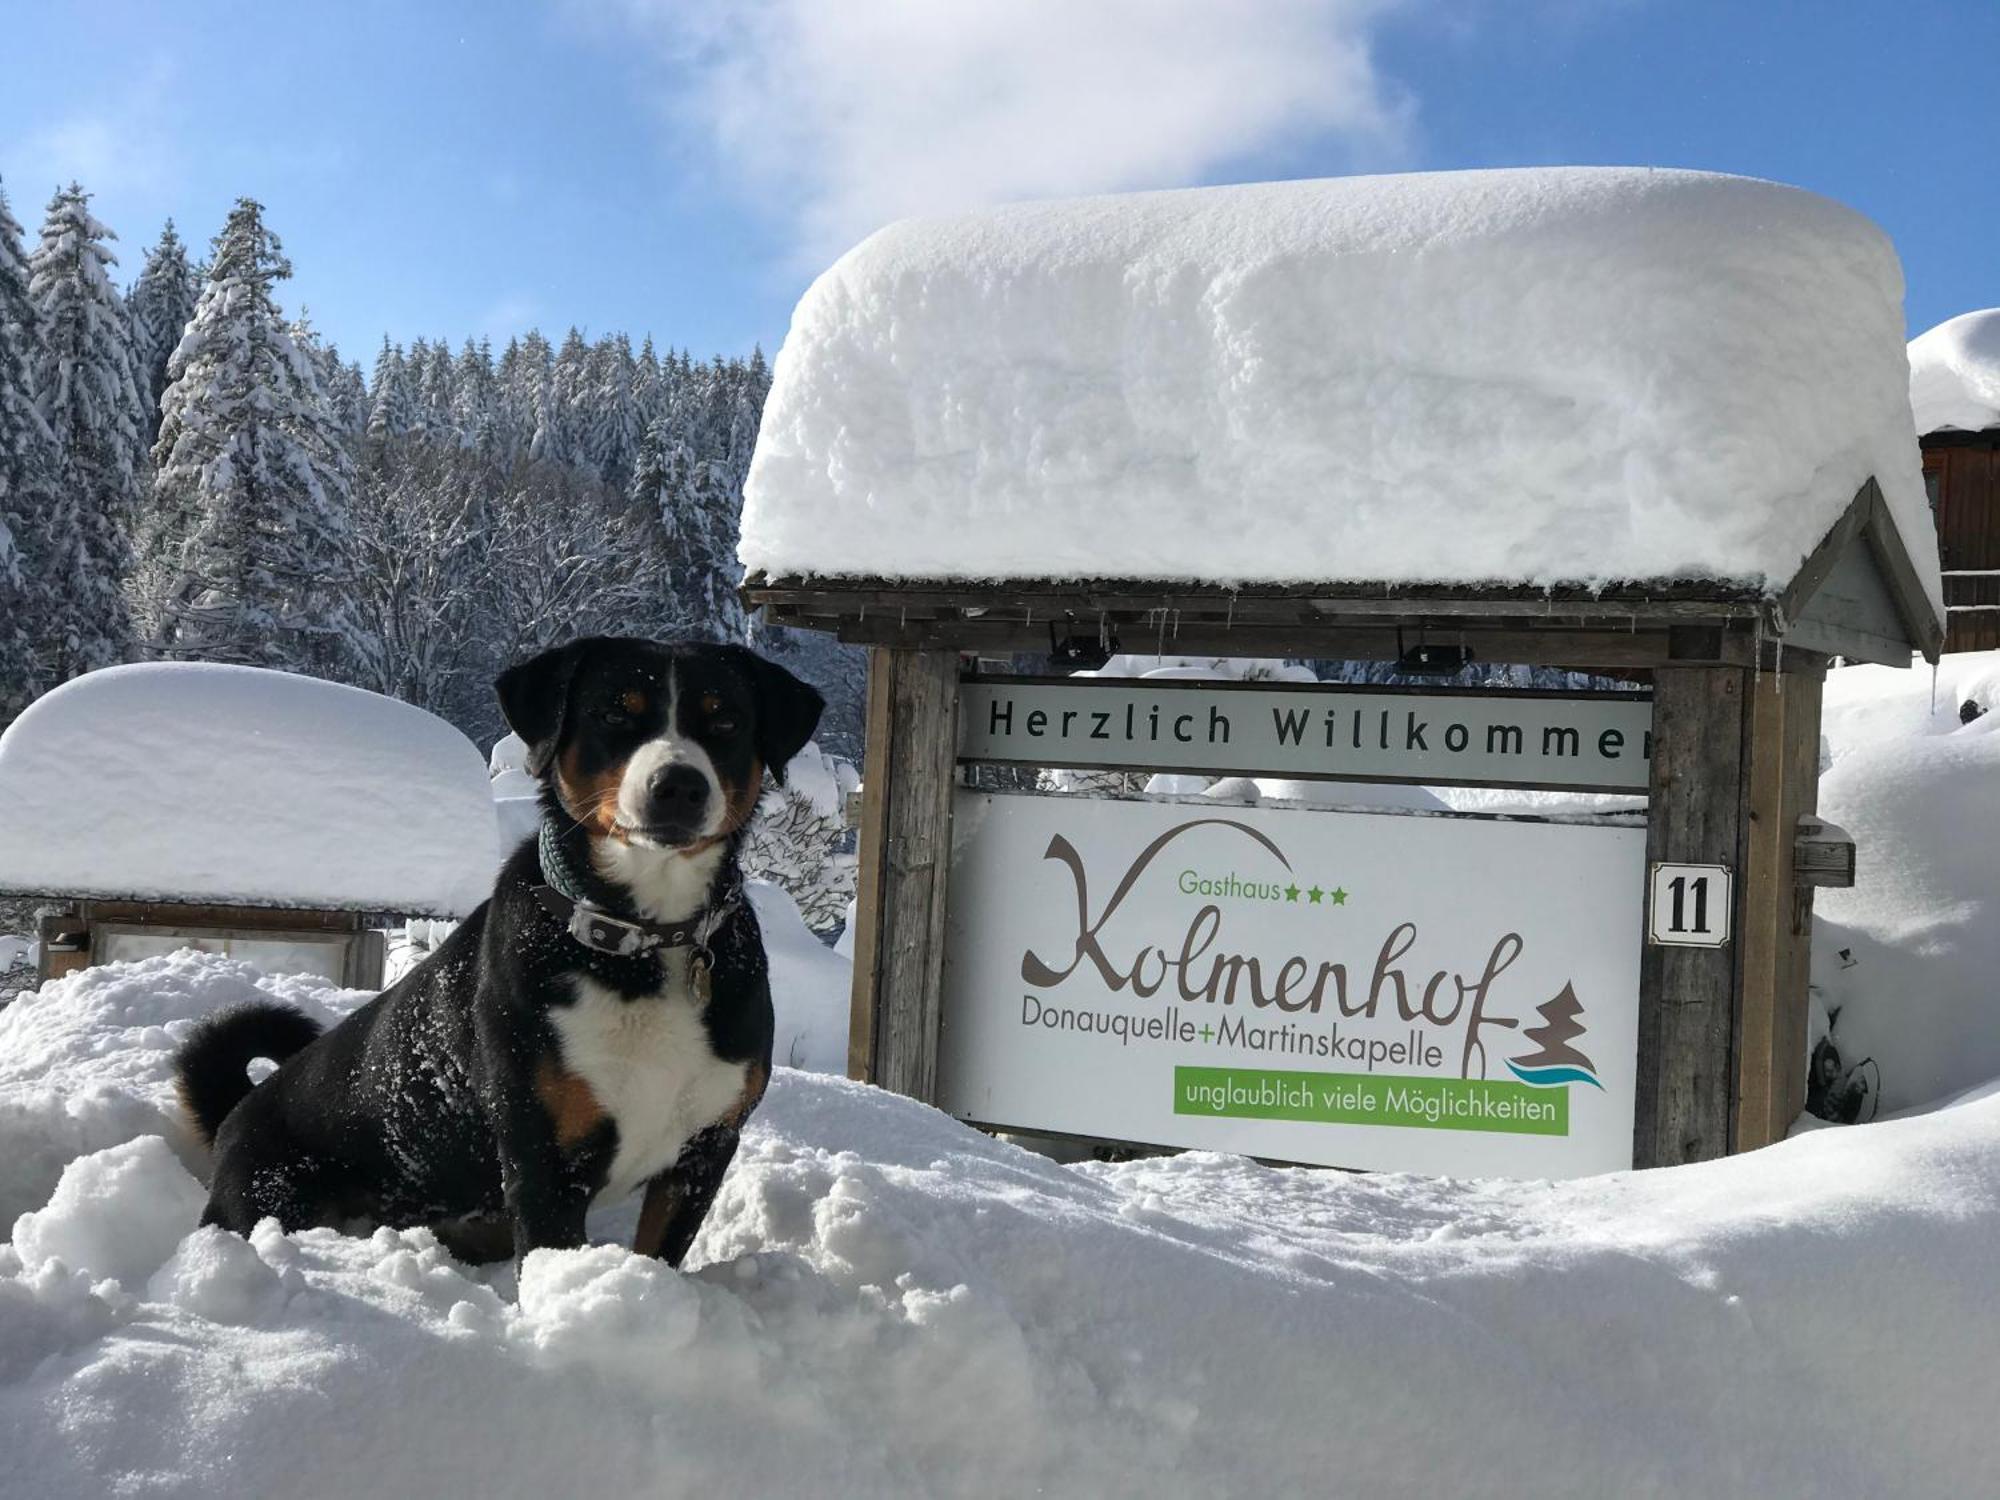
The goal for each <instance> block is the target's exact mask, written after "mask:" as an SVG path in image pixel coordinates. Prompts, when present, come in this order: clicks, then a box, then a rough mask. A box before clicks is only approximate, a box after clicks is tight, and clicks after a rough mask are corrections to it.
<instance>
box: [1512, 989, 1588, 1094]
mask: <svg viewBox="0 0 2000 1500" xmlns="http://www.w3.org/2000/svg"><path fill="white" fill-rule="evenodd" d="M1535 1013H1536V1014H1537V1015H1539V1016H1540V1017H1541V1018H1542V1024H1541V1025H1539V1026H1530V1027H1528V1028H1527V1029H1526V1030H1524V1031H1523V1032H1522V1033H1521V1038H1522V1040H1524V1041H1529V1042H1533V1043H1534V1044H1535V1050H1534V1051H1533V1052H1530V1053H1526V1054H1524V1055H1522V1056H1520V1057H1514V1058H1509V1059H1508V1060H1507V1067H1508V1069H1509V1070H1510V1071H1511V1072H1512V1073H1513V1075H1514V1076H1515V1077H1516V1078H1518V1079H1520V1080H1521V1082H1523V1083H1531V1084H1533V1085H1535V1087H1537V1088H1554V1087H1556V1086H1557V1085H1559V1084H1567V1083H1587V1084H1589V1085H1590V1086H1591V1087H1592V1088H1595V1089H1601V1088H1603V1087H1604V1085H1603V1084H1601V1083H1599V1082H1598V1081H1597V1064H1595V1063H1593V1062H1592V1061H1591V1060H1590V1059H1589V1058H1588V1057H1586V1056H1584V1054H1583V1053H1581V1052H1579V1051H1578V1050H1577V1049H1576V1048H1575V1047H1574V1046H1572V1045H1571V1043H1572V1042H1574V1041H1575V1040H1576V1039H1577V1038H1578V1037H1580V1036H1582V1035H1583V1033H1584V1031H1585V1029H1586V1028H1585V1027H1584V1024H1583V1022H1582V1021H1581V1020H1579V1019H1578V1017H1580V1016H1581V1015H1582V1014H1583V1002H1582V1001H1581V1000H1579V999H1577V998H1576V989H1575V987H1574V986H1572V985H1568V984H1565V985H1564V986H1563V987H1562V991H1561V993H1559V994H1558V995H1557V996H1556V997H1555V998H1554V999H1553V1000H1548V1001H1544V1002H1543V1003H1542V1004H1541V1005H1539V1006H1537V1007H1536V1008H1535Z"/></svg>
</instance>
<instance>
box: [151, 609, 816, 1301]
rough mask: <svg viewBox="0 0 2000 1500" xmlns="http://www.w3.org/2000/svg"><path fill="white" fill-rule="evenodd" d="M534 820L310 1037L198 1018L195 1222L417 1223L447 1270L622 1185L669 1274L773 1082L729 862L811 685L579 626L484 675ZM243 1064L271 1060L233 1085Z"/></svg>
mask: <svg viewBox="0 0 2000 1500" xmlns="http://www.w3.org/2000/svg"><path fill="white" fill-rule="evenodd" d="M495 690H496V692H497V693H498V695H499V699H500V706H501V710H502V712H503V714H504V715H505V718H506V720H507V723H508V725H509V726H510V727H511V728H512V729H513V730H514V732H515V733H516V734H518V735H519V736H520V737H521V739H522V741H523V742H524V743H525V744H526V746H527V762H526V764H527V770H528V771H529V773H530V774H531V775H533V776H535V777H536V778H537V779H538V780H539V781H540V783H541V797H542V808H543V816H542V823H541V828H540V832H539V834H538V836H537V837H535V838H532V839H529V840H526V841H524V842H523V844H522V845H521V847H520V848H519V849H517V850H516V851H515V852H514V854H513V855H512V857H510V858H509V859H508V860H507V862H506V864H505V866H504V867H503V868H502V869H501V872H500V875H499V877H498V880H497V882H496V883H495V886H494V890H493V894H492V896H491V897H490V898H488V900H487V901H485V902H484V903H483V904H482V905H481V906H480V907H479V908H478V909H477V910H475V911H474V912H473V913H472V915H471V916H470V917H468V918H467V919H466V920H465V921H464V922H463V923H461V924H460V925H459V927H458V928H457V929H456V930H455V931H454V932H453V933H452V934H451V935H450V936H449V937H448V938H447V939H446V940H445V942H444V943H443V944H441V945H440V946H439V947H438V949H437V951H436V952H434V953H433V954H432V955H431V956H430V957H429V958H427V959H425V960H424V961H423V963H421V964H419V965H418V966H417V967H416V968H415V969H413V970H411V971H410V973H409V974H408V975H406V976H405V977H404V978H403V979H402V980H400V981H399V982H398V983H396V984H395V985H394V986H392V987H391V988H389V989H387V990H385V991H383V993H382V994H380V995H378V996H377V997H376V998H375V999H373V1000H371V1001H369V1002H368V1003H367V1004H366V1005H364V1006H362V1007H361V1008H360V1009H359V1010H357V1011H355V1012H354V1013H353V1014H352V1015H350V1016H348V1017H347V1018H346V1019H345V1020H343V1021H341V1022H340V1023H339V1024H338V1025H336V1026H334V1027H332V1028H331V1029H329V1030H327V1031H325V1032H323V1033H322V1032H321V1031H320V1029H319V1028H318V1026H317V1025H316V1024H315V1023H314V1022H313V1021H311V1020H310V1019H308V1018H307V1017H306V1016H305V1015H303V1014H302V1013H300V1012H299V1011H296V1010H293V1009H292V1008H290V1007H288V1006H284V1005H279V1004H275V1003H272V1004H262V1003H260V1004H253V1005H249V1006H243V1007H238V1008H236V1009H233V1010H231V1011H227V1012H223V1013H220V1014H218V1015H216V1016H213V1017H210V1018H208V1019H207V1020H205V1021H203V1022H202V1023H201V1024H200V1025H198V1026H197V1027H196V1029H195V1030H194V1031H193V1032H192V1033H190V1035H189V1037H188V1039H187V1041H186V1042H185V1043H184V1044H183V1045H182V1046H181V1048H180V1049H179V1051H178V1053H177V1054H176V1058H175V1072H176V1075H177V1080H178V1084H179V1088H180V1095H181V1101H182V1104H183V1106H184V1108H185V1110H186V1112H187V1114H188V1115H189V1117H190V1118H191V1120H192V1122H193V1124H194V1127H195V1129H196V1131H197V1133H198V1134H199V1135H200V1136H201V1137H202V1139H203V1140H204V1141H206V1142H207V1143H208V1144H209V1145H210V1146H211V1147H212V1149H213V1152H214V1171H213V1174H212V1177H211V1182H210V1191H209V1199H208V1205H207V1208H206V1210H205V1211H204V1213H203V1216H202V1223H203V1224H205V1225H206V1224H217V1225H221V1226H222V1227H224V1228H226V1229H231V1230H234V1231H236V1232H237V1233H239V1234H247V1233H248V1232H249V1231H250V1230H251V1228H252V1227H253V1226H255V1225H256V1224H257V1223H258V1221H260V1220H262V1219H265V1218H275V1219H276V1220H277V1221H278V1223H279V1224H280V1225H281V1226H283V1227H284V1228H285V1229H287V1230H292V1229H299V1228H304V1227H308V1226H315V1225H330V1226H334V1227H345V1226H348V1225H351V1224H354V1223H356V1222H357V1221H358V1222H360V1223H369V1224H386V1225H389V1226H392V1227H396V1228H407V1227H411V1226H415V1225H427V1226H430V1227H431V1228H433V1229H434V1230H435V1231H436V1232H437V1234H438V1236H439V1239H440V1240H441V1241H442V1242H443V1243H444V1244H445V1245H446V1246H447V1247H448V1248H450V1249H452V1250H453V1251H454V1252H455V1253H457V1254H459V1255H460V1256H461V1257H462V1258H464V1259H467V1260H474V1261H478V1260H500V1259H505V1258H507V1255H508V1254H509V1252H511V1254H512V1257H513V1259H514V1260H515V1262H516V1264H517V1265H518V1264H519V1262H520V1261H521V1260H522V1259H524V1258H525V1257H526V1255H527V1254H528V1252H529V1251H531V1250H535V1249H539V1248H545V1247H546V1248H557V1249H561V1248H569V1247H574V1246H577V1245H581V1244H582V1243H583V1242H584V1216H585V1214H586V1212H587V1211H588V1210H589V1209H590V1207H591V1206H592V1204H593V1203H597V1202H610V1201H613V1200H615V1199H618V1198H621V1197H623V1196H625V1195H627V1194H629V1193H631V1192H632V1191H634V1190H635V1189H637V1188H640V1187H642V1186H643V1187H644V1189H645V1198H644V1201H643V1205H642V1207H641V1210H640V1214H639V1227H638V1232H637V1235H636V1236H635V1240H634V1245H633V1248H634V1249H635V1250H637V1251H639V1252H640V1253H642V1254H647V1255H655V1256H659V1257H661V1258H663V1259H665V1260H666V1261H667V1262H669V1263H670V1264H672V1265H675V1266H678V1265H679V1264H680V1262H681V1259H682V1257H683V1256H685V1255H686V1253H687V1250H688V1247H689V1245H690V1244H692V1243H693V1241H694V1237H695V1233H696V1231H697V1230H698V1229H699V1228H700V1227H701V1223H702V1220H703V1218H704V1217H705V1216H706V1215H707V1213H708V1209H709V1205H710V1204H711V1203H712V1202H713V1200H714V1198H715V1194H716V1191H717V1189H718V1188H719V1187H720V1186H721V1183H722V1177H723V1173H724V1171H725V1170H726V1169H727V1168H728V1166H729V1163H730V1160H731V1158H732V1157H733V1156H734V1155H735V1153H736V1146H737V1140H738V1136H739V1133H740V1132H741V1130H742V1128H743V1124H744V1121H745V1120H746V1119H748V1117H749V1115H750V1112H751V1111H752V1110H753V1109H755V1108H756V1107H757V1103H758V1101H759V1100H760V1099H761V1098H762V1097H763V1093H764V1089H765V1086H766V1084H767V1083H768V1082H769V1079H770V1074H771V1043H772V1030H773V1015H772V1009H771V990H770V982H769V977H768V969H767V966H766V963H765V958H764V948H763V940H762V937H761V936H760V934H759V932H758V928H757V918H756V915H755V914H754V913H753V912H752V910H751V908H750V905H749V903H748V901H747V900H746V899H745V896H744V891H743V883H742V875H741V872H740V869H739V866H738V851H739V848H740V846H741V843H742V840H743V836H744V830H745V827H746V825H747V824H748V822H749V820H750V816H751V813H752V811H753V810H754V809H755V807H756V805H757V802H758V799H759V797H760V796H761V794H762V786H763V780H764V775H765V773H766V772H767V771H768V772H769V773H770V774H771V775H772V777H773V778H775V779H777V780H778V781H780V782H782V781H783V778H784V768H785V765H786V763H787V762H788V761H790V760H791V758H792V757H793V756H794V755H795V754H796V753H797V752H798V751H799V750H800V749H801V748H802V747H803V746H804V744H805V742H806V740H807V739H808V738H810V736H811V735H812V732H813V729H814V727H815V726H816V724H817V723H818V721H819V716H820V712H821V710H822V708H823V707H824V701H823V700H822V698H821V697H820V694H819V693H818V692H817V691H816V690H815V689H813V688H812V687H810V686H808V685H807V684H806V683H804V682H801V681H800V680H799V679H798V678H796V677H794V676H793V675H792V674H791V673H790V672H787V671H786V670H785V669H784V668H782V667H780V666H778V665H776V664H775V663H773V662H770V661H767V660H765V659H763V658H762V657H759V656H757V655H756V654H755V653H753V652H751V651H749V650H747V649H745V648H744V647H741V646H723V645H710V644H672V645H670V644H662V643H658V642H652V641H645V640H638V639H633V638H629V637H609V636H598V637H592V638H588V639H584V640H578V641H574V642H572V643H571V644H569V645H566V646H561V647H558V648H556V649H555V650H552V651H547V652H545V653H543V654H542V655H540V656H537V657H535V658H534V659H533V660H531V661H527V662H524V663H522V664H520V665H518V666H514V667H511V668H509V669H508V670H507V671H506V672H504V673H503V674H502V675H501V676H500V678H499V680H498V682H497V683H496V684H495ZM259 1058H268V1059H271V1060H272V1061H275V1062H276V1063H277V1064H278V1067H277V1070H276V1071H275V1072H273V1073H271V1074H270V1076H269V1077H267V1078H265V1079H264V1080H263V1081H262V1082H260V1083H257V1084H256V1085H255V1086H254V1087H253V1086H252V1083H251V1079H250V1075H249V1072H248V1069H249V1067H250V1065H251V1064H252V1063H253V1062H254V1061H255V1060H256V1059H259Z"/></svg>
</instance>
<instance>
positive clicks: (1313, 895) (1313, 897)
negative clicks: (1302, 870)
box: [1306, 886, 1326, 906]
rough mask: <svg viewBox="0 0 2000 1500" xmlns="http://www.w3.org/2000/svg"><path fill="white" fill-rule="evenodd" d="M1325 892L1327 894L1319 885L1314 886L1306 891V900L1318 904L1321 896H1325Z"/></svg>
mask: <svg viewBox="0 0 2000 1500" xmlns="http://www.w3.org/2000/svg"><path fill="white" fill-rule="evenodd" d="M1325 894H1326V892H1325V891H1323V890H1321V889H1320V888H1319V887H1318V886H1314V887H1313V888H1312V889H1311V890H1309V891H1307V892H1306V900H1308V901H1310V902H1311V903H1312V904H1313V905H1314V906H1318V905H1319V898H1320V897H1322V896H1324V895H1325Z"/></svg>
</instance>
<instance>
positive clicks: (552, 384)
mask: <svg viewBox="0 0 2000 1500" xmlns="http://www.w3.org/2000/svg"><path fill="white" fill-rule="evenodd" d="M546 392H547V394H546V397H545V399H544V400H543V402H542V409H541V411H540V412H539V413H537V416H538V417H539V421H538V422H537V423H536V426H535V440H534V443H533V445H532V446H531V448H530V451H531V452H532V453H533V454H534V456H535V457H536V458H539V459H541V460H543V461H544V462H545V463H556V464H573V463H579V462H587V459H585V457H584V454H583V444H582V443H581V441H580V440H579V432H578V428H579V426H580V424H581V422H582V421H583V418H584V414H585V407H586V404H587V403H588V401H589V399H590V347H589V345H587V344H585V343H584V341H583V335H582V334H580V333H578V332H577V331H576V329H574V328H571V329H570V331H569V333H568V334H567V335H565V336H564V338H563V342H562V348H561V349H560V350H558V351H557V352H556V357H555V364H554V366H553V368H552V369H551V370H550V373H549V381H548V385H547V387H546Z"/></svg>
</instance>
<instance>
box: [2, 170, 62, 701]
mask: <svg viewBox="0 0 2000 1500" xmlns="http://www.w3.org/2000/svg"><path fill="white" fill-rule="evenodd" d="M40 347H41V319H40V318H39V316H38V315H37V314H36V311H35V305H34V302H33V301H32V300H31V299H30V297H29V295H28V264H27V260H26V258H25V257H24V256H23V255H22V253H21V226H20V223H19V222H18V221H17V220H16V219H15V218H14V215H13V212H12V211H11V210H10V209H9V207H8V205H7V195H6V193H5V192H0V723H5V722H6V721H7V720H9V719H11V718H13V717H14V715H16V714H18V713H19V712H20V711H21V710H22V708H24V707H26V706H27V704H28V702H29V701H30V700H31V699H32V698H34V696H35V695H36V694H37V693H39V692H40V691H42V690H43V689H44V688H46V687H50V686H53V684H52V683H49V682H47V681H45V680H43V677H42V672H41V669H42V665H43V661H42V652H41V651H40V649H39V644H40V643H41V642H42V641H44V640H46V639H47V638H48V637H49V636H50V634H51V632H52V630H53V629H54V628H55V627H54V625H53V623H52V621H51V616H52V615H53V614H55V613H56V612H57V611H58V610H59V608H60V606H61V601H60V600H59V599H58V598H55V597H53V595H52V590H53V589H54V588H55V587H57V586H58V585H57V583H56V580H55V579H54V577H53V575H52V574H51V572H50V570H49V567H48V563H47V559H46V556H45V554H46V550H47V549H46V547H45V546H44V545H43V532H44V529H45V528H46V527H47V525H48V524H49V522H50V520H51V519H52V518H53V517H54V515H55V513H56V509H57V491H56V471H57V464H58V458H59V455H58V453H57V451H56V444H55V437H54V435H53V434H52V433H50V431H49V427H48V423H47V422H45V421H44V420H43V419H42V414H41V411H40V409H39V408H38V407H37V406H36V404H35V398H34V384H33V382H34V369H35V365H36V363H37V362H38V359H39V356H40Z"/></svg>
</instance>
